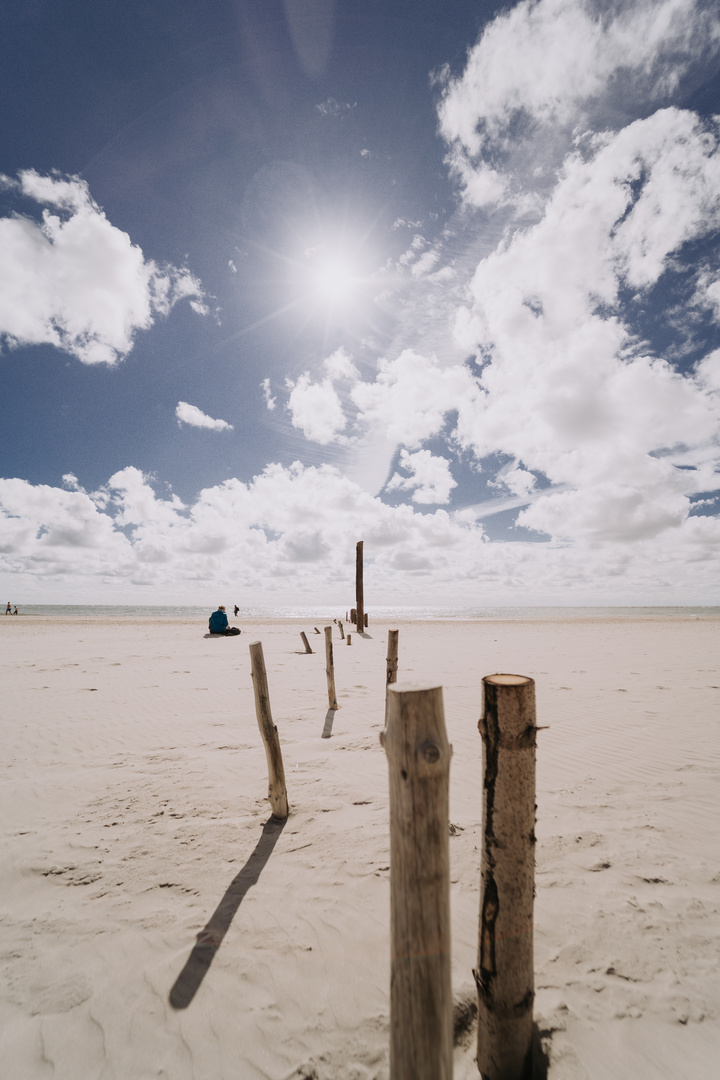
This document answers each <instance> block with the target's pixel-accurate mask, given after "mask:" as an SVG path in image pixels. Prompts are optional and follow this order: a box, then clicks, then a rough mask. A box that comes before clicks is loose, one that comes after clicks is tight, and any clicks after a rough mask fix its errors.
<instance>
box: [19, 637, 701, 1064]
mask: <svg viewBox="0 0 720 1080" xmlns="http://www.w3.org/2000/svg"><path fill="white" fill-rule="evenodd" d="M330 621H331V619H330V618H328V620H327V622H330ZM388 625H389V624H385V625H381V624H375V625H373V622H372V619H371V624H370V627H369V630H368V635H367V637H365V638H363V639H361V638H358V637H357V636H356V635H355V634H353V640H352V644H351V645H350V646H347V645H345V644H344V643H343V642H341V641H340V640H339V636H338V633H337V630H334V634H335V669H336V682H337V689H338V700H339V704H340V709H339V711H338V712H337V713H335V714H334V716H333V717H332V734H331V737H330V738H326V739H323V738H321V734H322V732H323V729H324V728H325V727H326V722H327V691H326V682H325V659H324V651H323V639H322V638H321V637H318V636H317V635H316V634H314V632H313V627H312V625H308V624H303V623H295V622H263V623H256V624H252V625H244V626H243V627H242V631H243V632H242V634H241V635H240V636H239V637H235V638H220V639H208V638H206V637H205V636H204V632H205V628H204V626H203V625H199V624H198V623H191V622H182V621H174V622H160V621H148V620H134V621H130V620H127V621H122V622H121V621H116V622H104V621H99V620H89V619H87V620H60V619H43V618H33V617H30V616H28V617H25V618H10V619H7V620H2V619H0V633H1V634H2V661H1V662H2V674H3V679H2V686H3V690H2V698H1V707H2V746H3V752H2V762H1V765H0V777H1V781H2V782H1V783H0V837H1V840H0V843H1V847H0V860H1V864H0V958H1V959H0V1075H2V1076H3V1077H7V1078H8V1080H45V1078H53V1080H111V1078H112V1080H145V1078H148V1080H149V1078H151V1077H152V1078H158V1077H160V1078H167V1080H259V1078H263V1080H265V1078H267V1080H301V1078H305V1080H308V1078H313V1080H346V1078H347V1080H387V1077H388V1063H387V1052H388V1004H389V837H388V774H387V763H386V760H385V756H384V752H383V750H382V748H381V747H380V744H379V739H378V735H379V732H380V730H381V728H382V725H383V711H384V692H385V659H384V658H385V652H386V638H387V629H388ZM318 626H319V628H320V629H322V624H320V623H319V624H318ZM301 629H305V630H306V631H307V632H308V634H309V638H310V642H311V644H312V646H313V648H314V649H315V650H316V652H315V653H314V654H313V655H305V654H304V653H303V651H302V644H301V641H300V636H299V631H300V630H301ZM399 630H400V677H401V678H403V679H406V678H407V679H414V680H417V681H424V682H428V683H433V682H434V683H436V684H437V683H440V684H441V685H442V686H443V687H444V696H445V710H446V719H447V728H448V734H449V737H450V741H451V742H452V743H453V746H454V755H453V760H452V765H451V774H450V782H451V788H450V819H451V838H450V847H451V880H452V884H451V894H452V926H453V990H454V993H455V995H456V997H457V999H458V1000H459V1001H460V1002H462V1001H463V1000H464V999H468V998H469V1000H472V990H473V983H472V968H473V967H474V966H475V961H476V950H477V925H478V910H479V865H480V852H479V844H480V836H481V821H480V817H481V793H482V775H481V740H480V736H479V734H478V731H477V720H478V717H479V715H480V711H481V679H482V676H483V675H486V674H490V673H493V672H498V671H500V672H502V671H505V672H516V673H520V674H524V675H531V676H533V678H534V679H535V680H536V683H537V700H538V723H539V724H541V725H549V728H548V730H547V731H543V732H541V733H540V734H539V736H538V739H539V749H538V798H537V801H538V826H537V835H538V847H537V901H536V910H535V925H536V933H535V972H536V991H537V996H536V1004H535V1017H536V1020H537V1024H538V1027H539V1030H540V1033H541V1035H542V1039H543V1045H544V1047H545V1050H546V1053H547V1056H548V1059H549V1067H548V1077H549V1078H550V1080H618V1078H625V1077H632V1078H633V1080H654V1078H657V1077H672V1078H673V1080H715V1078H717V1076H718V1075H720V1072H719V1071H718V1070H719V1069H720V1066H719V1065H718V1062H720V1025H718V1014H719V1013H720V974H719V971H720V965H719V962H718V961H719V951H720V950H719V937H720V933H719V927H720V917H719V911H720V845H719V844H718V839H717V826H718V802H719V800H718V794H719V791H718V786H719V785H718V779H719V776H720V770H719V768H718V766H719V765H720V743H719V742H718V726H719V725H718V707H719V705H720V664H719V658H718V645H719V644H720V621H717V620H713V619H686V620H683V619H676V620H668V619H657V620H653V619H646V620H642V621H641V620H632V621H631V620H628V621H611V620H602V619H593V620H590V619H588V620H575V621H572V622H570V621H557V622H553V621H497V622H482V623H479V622H475V623H457V622H454V623H451V622H434V623H432V622H431V623H407V624H401V625H400V627H399ZM255 640H261V641H262V643H263V647H264V652H265V659H266V664H267V671H268V680H269V687H270V698H271V704H272V709H273V714H274V720H275V723H276V724H277V727H278V730H279V733H280V738H281V742H282V748H283V755H284V760H285V769H286V774H287V788H288V796H289V800H290V804H291V814H290V817H289V818H288V820H287V822H286V824H285V826H284V828H282V829H279V828H276V827H273V825H272V824H267V823H268V820H269V806H268V802H267V799H266V796H267V769H266V763H265V755H264V751H263V748H262V744H261V742H260V738H259V733H258V728H257V723H256V719H255V711H254V701H253V694H252V684H251V679H250V664H249V653H248V645H249V643H250V642H252V641H255ZM208 924H209V929H207V930H205V932H204V934H203V928H205V927H206V926H208ZM198 934H200V935H201V936H200V942H199V944H198V941H197V937H198ZM193 950H194V951H193ZM209 961H212V962H211V963H210V962H209ZM171 996H172V1000H173V1002H174V1005H175V1006H177V1007H173V1004H171V1003H170V998H171ZM473 1058H474V1032H473V1031H472V1028H470V1029H469V1030H467V1031H465V1032H464V1033H463V1032H460V1033H459V1036H458V1045H457V1047H456V1060H455V1077H456V1080H465V1078H471V1077H472V1078H475V1077H477V1076H478V1073H477V1069H476V1066H475V1064H474V1060H473Z"/></svg>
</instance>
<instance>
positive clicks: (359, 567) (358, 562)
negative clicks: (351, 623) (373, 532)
mask: <svg viewBox="0 0 720 1080" xmlns="http://www.w3.org/2000/svg"><path fill="white" fill-rule="evenodd" d="M355 603H356V605H357V628H358V633H362V632H363V630H364V629H365V596H364V594H363V542H362V540H358V542H357V547H356V549H355Z"/></svg>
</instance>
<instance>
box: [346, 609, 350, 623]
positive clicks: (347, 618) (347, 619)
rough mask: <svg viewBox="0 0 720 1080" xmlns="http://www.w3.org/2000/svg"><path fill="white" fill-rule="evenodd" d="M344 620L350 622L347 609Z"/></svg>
mask: <svg viewBox="0 0 720 1080" xmlns="http://www.w3.org/2000/svg"><path fill="white" fill-rule="evenodd" d="M345 622H350V618H349V615H348V612H347V611H346V612H345Z"/></svg>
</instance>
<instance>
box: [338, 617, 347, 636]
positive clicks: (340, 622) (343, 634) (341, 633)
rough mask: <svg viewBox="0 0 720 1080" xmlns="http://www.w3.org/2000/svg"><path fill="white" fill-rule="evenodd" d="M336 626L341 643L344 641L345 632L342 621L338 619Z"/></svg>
mask: <svg viewBox="0 0 720 1080" xmlns="http://www.w3.org/2000/svg"><path fill="white" fill-rule="evenodd" d="M337 625H338V630H339V631H340V639H341V640H342V641H344V640H345V630H344V629H343V624H342V619H338V621H337Z"/></svg>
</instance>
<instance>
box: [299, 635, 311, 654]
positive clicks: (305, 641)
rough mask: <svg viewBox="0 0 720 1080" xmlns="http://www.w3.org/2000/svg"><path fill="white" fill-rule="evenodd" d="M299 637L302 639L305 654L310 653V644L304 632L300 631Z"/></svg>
mask: <svg viewBox="0 0 720 1080" xmlns="http://www.w3.org/2000/svg"><path fill="white" fill-rule="evenodd" d="M300 637H301V638H302V643H303V645H304V646H305V652H312V649H311V648H310V643H309V641H308V639H307V635H306V634H305V631H304V630H301V631H300Z"/></svg>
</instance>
